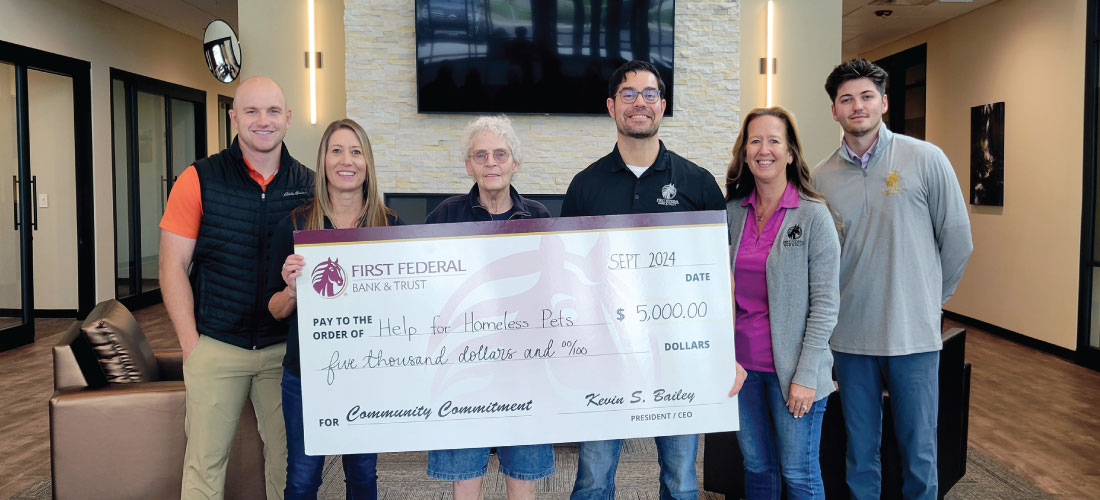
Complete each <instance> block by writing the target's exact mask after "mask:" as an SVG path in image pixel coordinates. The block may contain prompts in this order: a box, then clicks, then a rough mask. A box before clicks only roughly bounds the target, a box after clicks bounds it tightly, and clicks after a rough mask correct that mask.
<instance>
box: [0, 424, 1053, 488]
mask: <svg viewBox="0 0 1100 500" xmlns="http://www.w3.org/2000/svg"><path fill="white" fill-rule="evenodd" d="M702 445H703V443H702V442H700V448H701V447H702ZM554 453H555V459H554V462H555V468H556V469H557V473H556V474H554V475H552V476H550V477H548V478H545V479H542V480H540V481H539V482H538V484H537V485H536V491H537V494H536V496H537V498H539V499H548V500H565V499H567V498H569V491H570V490H571V489H572V488H573V478H574V475H575V473H576V469H577V447H576V445H573V444H564V445H558V446H556V447H555V448H554ZM656 455H657V451H656V448H655V447H654V445H653V440H652V439H632V440H628V441H626V443H625V444H624V446H623V452H622V455H621V457H620V460H619V469H618V475H617V476H616V485H617V491H616V495H615V498H617V499H630V500H657V498H658V495H657V488H658V483H657V475H658V468H657V460H656ZM702 456H703V453H702V449H700V451H699V462H698V465H697V467H698V471H699V484H700V485H702V483H703V461H702ZM427 461H428V459H427V452H413V453H387V454H384V455H382V456H381V457H379V461H378V482H379V499H380V500H446V499H449V498H451V484H450V483H448V482H443V481H436V480H434V479H430V478H428V477H427V476H426V475H425V474H424V471H425V468H426V466H427ZM343 475H344V473H343V470H342V469H341V466H340V460H339V457H329V459H328V461H327V462H326V464H325V471H324V484H322V486H321V491H320V494H319V495H318V498H319V499H322V500H329V499H342V498H344V477H343ZM484 481H485V482H484V488H485V495H484V497H485V500H503V499H504V498H505V490H504V477H503V476H501V475H500V472H499V470H498V465H497V461H496V456H495V455H494V456H492V457H491V458H490V459H489V473H488V474H486V476H485V480H484ZM699 496H700V498H702V499H709V500H720V499H722V498H723V495H718V494H714V493H709V492H704V491H701V492H700V495H699ZM48 498H50V480H49V478H46V479H44V480H42V481H39V482H38V483H35V484H34V485H33V486H31V487H29V488H27V489H26V490H23V491H22V492H20V493H19V494H17V495H16V496H14V497H12V498H11V500H31V499H34V500H38V499H48ZM947 498H948V499H949V500H964V499H965V500H970V499H973V500H993V499H1012V500H1032V499H1046V498H1050V497H1049V495H1047V494H1045V493H1043V492H1042V491H1040V490H1039V489H1038V488H1037V487H1036V486H1035V485H1034V484H1032V483H1031V482H1030V481H1028V480H1027V479H1025V478H1023V477H1021V476H1019V475H1018V474H1016V473H1015V472H1012V471H1011V470H1010V469H1008V468H1007V467H1005V466H1004V465H1002V464H1000V463H998V462H997V461H995V460H993V459H991V458H989V457H988V456H986V455H984V454H982V453H981V452H980V451H978V450H975V449H974V448H970V450H969V452H968V454H967V462H966V477H964V478H963V479H962V480H961V481H960V482H959V483H958V484H956V485H955V487H954V488H952V489H951V491H950V492H948V494H947Z"/></svg>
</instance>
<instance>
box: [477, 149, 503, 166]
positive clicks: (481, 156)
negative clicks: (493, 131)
mask: <svg viewBox="0 0 1100 500" xmlns="http://www.w3.org/2000/svg"><path fill="white" fill-rule="evenodd" d="M489 154H490V153H489V152H488V151H485V150H484V149H482V150H480V151H474V152H473V153H470V158H473V159H474V163H477V164H478V165H484V164H486V163H487V162H488V161H489ZM492 155H493V159H494V160H496V162H497V163H504V162H506V161H508V158H511V157H512V152H511V151H508V150H507V149H494V150H493V152H492Z"/></svg>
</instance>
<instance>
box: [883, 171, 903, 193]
mask: <svg viewBox="0 0 1100 500" xmlns="http://www.w3.org/2000/svg"><path fill="white" fill-rule="evenodd" d="M882 194H884V195H886V196H890V195H892V194H901V174H899V173H898V171H897V170H895V171H893V172H890V175H888V176H886V190H885V191H883V192H882Z"/></svg>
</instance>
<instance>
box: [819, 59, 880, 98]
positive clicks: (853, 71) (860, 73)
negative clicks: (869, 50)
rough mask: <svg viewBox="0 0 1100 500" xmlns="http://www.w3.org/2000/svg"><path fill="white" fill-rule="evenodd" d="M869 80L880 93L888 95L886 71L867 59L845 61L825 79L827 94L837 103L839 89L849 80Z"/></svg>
mask: <svg viewBox="0 0 1100 500" xmlns="http://www.w3.org/2000/svg"><path fill="white" fill-rule="evenodd" d="M860 78H867V79H869V80H871V83H874V84H875V88H876V89H878V93H880V94H885V93H886V78H887V75H886V70H884V69H882V68H880V67H878V66H877V65H875V63H873V62H871V61H868V60H866V59H852V60H849V61H844V62H842V63H840V64H839V65H837V67H835V68H833V72H832V73H829V77H828V78H826V79H825V92H826V93H828V94H829V100H830V101H836V93H837V89H838V88H840V85H841V84H842V83H844V82H846V81H848V80H858V79H860Z"/></svg>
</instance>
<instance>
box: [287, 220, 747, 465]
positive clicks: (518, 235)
mask: <svg viewBox="0 0 1100 500" xmlns="http://www.w3.org/2000/svg"><path fill="white" fill-rule="evenodd" d="M727 233H728V231H727V229H726V216H725V212H724V211H712V212H681V213H668V214H639V215H615V216H603V217H576V218H566V219H527V220H516V221H505V222H472V223H460V224H437V225H421V226H399V227H382V228H361V229H348V230H335V231H333V230H330V231H303V232H298V233H295V235H294V241H295V252H296V253H299V254H301V255H303V256H304V257H305V261H306V272H304V273H303V276H302V277H300V278H299V285H298V290H299V291H298V325H299V338H300V340H301V367H302V398H303V407H304V415H303V417H304V420H305V440H306V453H308V454H310V455H334V454H347V453H365V452H389V451H412V450H428V449H450V448H472V447H487V446H506V445H520V444H539V443H558V442H571V441H591V440H600V439H612V438H632V437H645V436H663V435H675V434H694V433H701V432H717V431H729V430H736V429H737V401H736V399H735V398H730V397H728V396H727V394H728V393H729V389H730V386H731V385H732V383H733V380H734V351H733V314H732V304H731V301H730V265H729V250H728V236H727Z"/></svg>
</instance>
